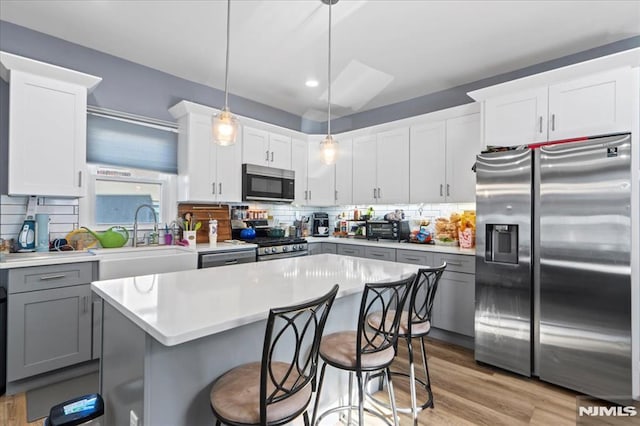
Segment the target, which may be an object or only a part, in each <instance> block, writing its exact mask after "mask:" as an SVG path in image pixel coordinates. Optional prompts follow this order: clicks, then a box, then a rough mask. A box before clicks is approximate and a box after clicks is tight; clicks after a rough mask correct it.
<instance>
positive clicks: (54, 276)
mask: <svg viewBox="0 0 640 426" xmlns="http://www.w3.org/2000/svg"><path fill="white" fill-rule="evenodd" d="M65 276H66V274H59V275H45V276H43V277H40V281H47V280H57V279H58V278H64V277H65Z"/></svg>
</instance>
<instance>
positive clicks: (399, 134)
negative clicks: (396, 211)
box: [376, 127, 409, 204]
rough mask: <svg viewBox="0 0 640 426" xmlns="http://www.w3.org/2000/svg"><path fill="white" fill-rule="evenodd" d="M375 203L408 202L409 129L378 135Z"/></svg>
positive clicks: (403, 128)
mask: <svg viewBox="0 0 640 426" xmlns="http://www.w3.org/2000/svg"><path fill="white" fill-rule="evenodd" d="M377 155H378V156H377V159H376V164H377V176H376V181H377V188H378V192H377V202H378V203H385V204H395V203H406V202H408V201H409V168H408V167H407V164H408V163H409V128H408V127H402V128H399V129H396V130H390V131H387V132H381V133H378V152H377Z"/></svg>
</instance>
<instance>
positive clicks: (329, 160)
mask: <svg viewBox="0 0 640 426" xmlns="http://www.w3.org/2000/svg"><path fill="white" fill-rule="evenodd" d="M322 3H324V4H328V5H329V60H328V79H327V99H328V101H327V136H326V137H325V138H324V140H323V141H322V142H320V153H321V154H322V161H323V162H324V163H325V164H327V165H331V164H334V163H335V162H336V159H337V158H338V141H336V140H334V139H333V137H332V136H331V6H332V5H334V4H336V3H338V0H322Z"/></svg>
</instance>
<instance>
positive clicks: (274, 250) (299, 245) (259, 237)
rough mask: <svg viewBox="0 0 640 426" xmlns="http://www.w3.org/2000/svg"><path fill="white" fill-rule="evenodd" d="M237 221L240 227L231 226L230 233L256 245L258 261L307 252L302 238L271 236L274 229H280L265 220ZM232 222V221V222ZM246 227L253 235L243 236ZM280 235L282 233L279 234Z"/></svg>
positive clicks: (304, 254) (235, 237) (294, 255)
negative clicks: (251, 236) (274, 227)
mask: <svg viewBox="0 0 640 426" xmlns="http://www.w3.org/2000/svg"><path fill="white" fill-rule="evenodd" d="M234 222H235V221H234ZM236 223H239V225H241V226H242V227H238V228H234V227H233V226H232V228H231V235H232V237H233V238H234V239H240V240H243V241H246V242H248V243H252V244H257V245H258V254H257V256H256V259H257V261H258V262H261V261H264V260H275V259H284V258H289V257H299V256H306V255H308V254H309V252H308V250H307V240H305V239H304V238H300V237H296V236H290V237H281V236H277V237H276V236H271V237H269V235H270V234H272V233H274V231H281V232H283V233H284V231H283V230H281V229H272V228H271V227H270V226H269V225H268V222H267V221H266V220H263V219H258V220H244V221H242V222H236ZM232 224H233V222H232ZM246 227H249V228H252V229H253V230H254V231H255V237H253V238H243V236H244V233H243V232H242V231H243V230H244V229H246ZM281 235H282V234H281Z"/></svg>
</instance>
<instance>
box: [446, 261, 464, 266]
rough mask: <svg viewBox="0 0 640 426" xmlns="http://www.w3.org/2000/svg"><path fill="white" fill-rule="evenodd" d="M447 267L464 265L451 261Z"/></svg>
mask: <svg viewBox="0 0 640 426" xmlns="http://www.w3.org/2000/svg"><path fill="white" fill-rule="evenodd" d="M447 265H454V266H462V263H460V262H449V261H447Z"/></svg>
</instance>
